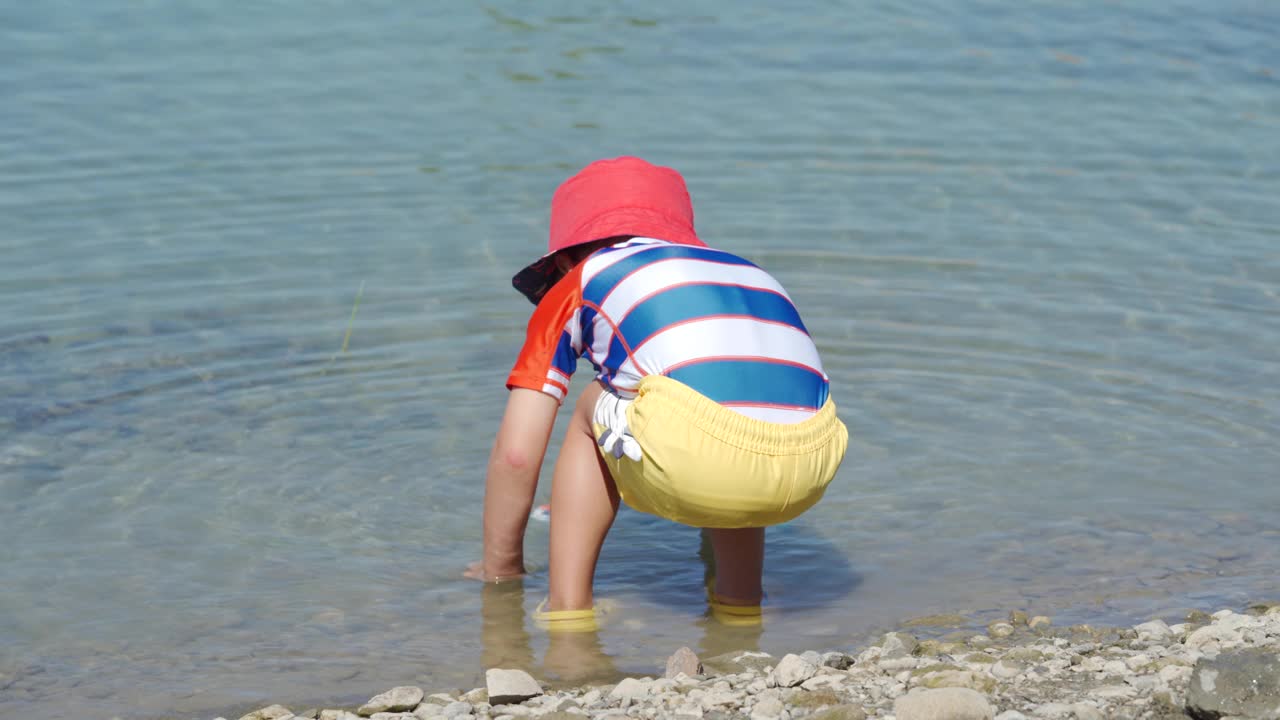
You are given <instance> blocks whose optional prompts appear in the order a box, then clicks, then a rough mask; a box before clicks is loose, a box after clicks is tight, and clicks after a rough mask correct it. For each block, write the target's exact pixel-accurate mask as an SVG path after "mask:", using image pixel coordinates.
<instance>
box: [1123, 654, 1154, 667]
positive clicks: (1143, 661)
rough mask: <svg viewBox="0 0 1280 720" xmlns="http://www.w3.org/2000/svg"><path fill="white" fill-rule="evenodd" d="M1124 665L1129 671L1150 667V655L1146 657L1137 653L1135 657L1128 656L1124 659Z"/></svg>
mask: <svg viewBox="0 0 1280 720" xmlns="http://www.w3.org/2000/svg"><path fill="white" fill-rule="evenodd" d="M1124 664H1125V665H1126V666H1127V667H1128V668H1129V669H1130V670H1137V669H1138V668H1141V667H1145V666H1147V665H1150V664H1151V656H1150V655H1147V654H1145V653H1138V654H1137V655H1130V656H1129V657H1127V658H1125V659H1124Z"/></svg>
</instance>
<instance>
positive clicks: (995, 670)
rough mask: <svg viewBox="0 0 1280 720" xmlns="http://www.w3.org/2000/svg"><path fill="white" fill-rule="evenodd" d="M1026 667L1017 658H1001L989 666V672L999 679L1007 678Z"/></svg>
mask: <svg viewBox="0 0 1280 720" xmlns="http://www.w3.org/2000/svg"><path fill="white" fill-rule="evenodd" d="M1026 669H1027V666H1026V664H1024V663H1021V662H1019V661H1017V660H1005V659H1003V658H1001V659H1000V660H998V661H997V662H996V663H995V664H994V665H992V666H991V674H992V675H995V676H996V677H998V678H1000V679H1001V680H1008V679H1009V678H1013V677H1017V676H1019V675H1021V674H1022V673H1023V671H1025V670H1026Z"/></svg>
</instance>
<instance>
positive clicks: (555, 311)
mask: <svg viewBox="0 0 1280 720" xmlns="http://www.w3.org/2000/svg"><path fill="white" fill-rule="evenodd" d="M581 309H582V265H581V264H579V265H578V267H576V268H574V269H573V270H571V271H570V272H569V274H567V275H565V276H564V277H563V278H561V279H560V282H558V283H556V284H555V285H554V286H553V287H552V288H551V289H550V290H548V291H547V294H546V295H544V296H543V298H542V302H540V303H538V307H537V308H535V309H534V311H533V317H531V318H529V329H528V331H527V333H526V335H525V340H524V347H523V348H521V349H520V355H519V357H517V358H516V364H515V367H513V368H511V374H510V375H508V376H507V388H508V389H511V388H518V387H520V388H528V389H530V390H539V391H541V392H544V393H546V394H548V395H550V396H552V397H554V398H555V399H557V400H559V401H560V402H564V398H565V395H567V394H568V393H569V377H570V376H571V375H573V369H574V367H575V366H576V365H577V364H578V357H579V356H580V355H581V354H582V347H581V343H582V332H581V330H580V329H579V328H578V327H577V323H578V318H579V316H580V313H579V311H580V310H581Z"/></svg>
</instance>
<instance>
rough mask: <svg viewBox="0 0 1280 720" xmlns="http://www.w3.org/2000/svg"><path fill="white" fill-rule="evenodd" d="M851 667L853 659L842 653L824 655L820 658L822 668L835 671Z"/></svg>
mask: <svg viewBox="0 0 1280 720" xmlns="http://www.w3.org/2000/svg"><path fill="white" fill-rule="evenodd" d="M852 665H853V658H852V657H850V656H848V655H846V654H844V653H842V652H829V653H824V654H823V656H822V666H823V667H829V668H835V669H836V670H848V669H849V668H850V667H851V666H852Z"/></svg>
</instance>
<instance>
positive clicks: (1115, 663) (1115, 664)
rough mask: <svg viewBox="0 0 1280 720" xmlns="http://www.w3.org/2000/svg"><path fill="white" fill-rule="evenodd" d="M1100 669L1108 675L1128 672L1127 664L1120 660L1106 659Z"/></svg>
mask: <svg viewBox="0 0 1280 720" xmlns="http://www.w3.org/2000/svg"><path fill="white" fill-rule="evenodd" d="M1102 671H1103V672H1105V673H1106V674H1108V675H1124V674H1125V673H1127V672H1129V666H1128V665H1125V664H1124V662H1123V661H1121V660H1108V661H1106V662H1105V663H1103V664H1102Z"/></svg>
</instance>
